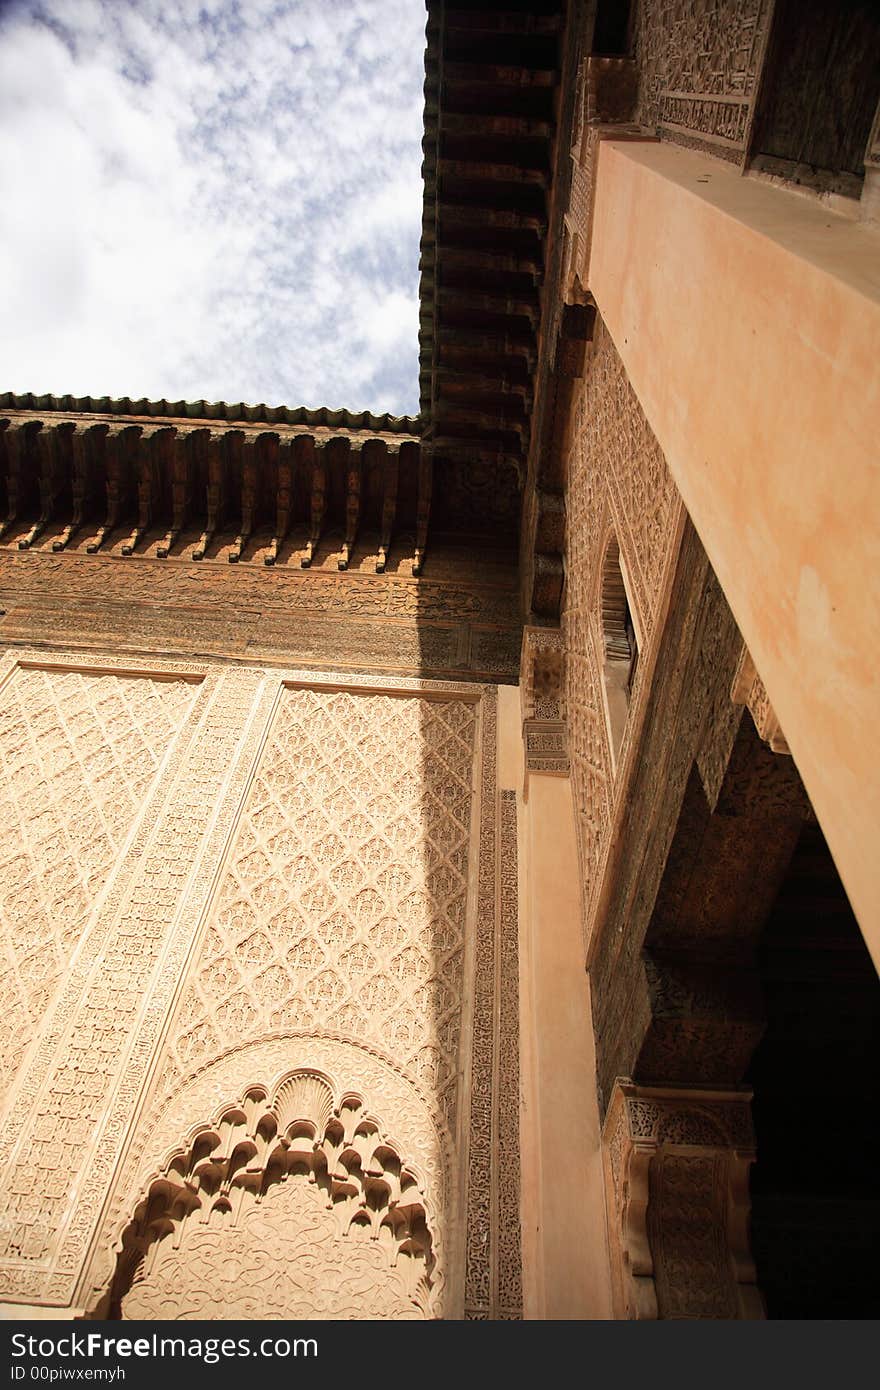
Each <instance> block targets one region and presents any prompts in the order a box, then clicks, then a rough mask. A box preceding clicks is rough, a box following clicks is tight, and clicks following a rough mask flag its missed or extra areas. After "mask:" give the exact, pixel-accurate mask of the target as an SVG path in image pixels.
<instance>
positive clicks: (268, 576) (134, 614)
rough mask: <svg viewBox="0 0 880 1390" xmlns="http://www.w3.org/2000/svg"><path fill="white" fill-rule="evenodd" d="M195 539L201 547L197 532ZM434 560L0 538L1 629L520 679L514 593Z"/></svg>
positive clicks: (117, 648)
mask: <svg viewBox="0 0 880 1390" xmlns="http://www.w3.org/2000/svg"><path fill="white" fill-rule="evenodd" d="M192 539H193V544H194V545H195V546H196V548H197V549H199V547H200V543H201V542H200V536H199V533H197V532H194V533H193V535H192ZM108 549H109V547H108ZM268 553H269V552H267V557H268ZM267 557H266V558H267ZM428 568H429V570H430V571H431V572H432V573H434V574H436V575H437V578H431V577H430V575H429V577H428V578H426V579H425V578H423V579H420V580H417V579H414V578H412V576H411V575H409V574H407V573H403V572H401V571H400V570H398V571H397V572H394V573H384V574H382V575H376V574H369V573H366V572H364V571H363V570H362V569H355V568H349V570H348V572H347V573H339V571H338V570H337V569H336V568H334V569H328V568H316V567H315V566H313V567H312V568H311V569H309V570H301V569H299V568H294V567H292V566H291V565H289V564H280V563H277V562H276V563H273V564H272V565H271V566H266V565H263V564H260V565H257V564H254V563H240V564H238V565H236V566H230V565H228V564H226V563H225V561H224V562H223V563H221V562H220V557H217V558H214V559H210V558H205V559H201V560H199V561H198V562H193V561H192V560H190V559H189V558H187V557H186V556H184V557H182V558H174V557H171V558H169V559H167V560H157V559H154V558H151V557H150V556H148V555H144V554H138V556H137V557H135V558H134V559H133V560H132V561H131V562H129V561H125V562H123V561H122V560H121V559H120V558H119V557H118V556H117V555H111V554H106V553H104V554H100V555H94V556H87V555H85V554H83V553H81V552H79V551H77V552H75V553H73V552H71V551H70V549H69V548H68V550H67V551H66V552H65V553H64V554H63V555H56V554H53V553H52V552H51V550H48V549H39V548H37V549H31V550H28V551H26V552H19V551H18V550H13V549H9V548H8V547H5V546H3V545H0V595H2V599H0V607H2V608H3V609H5V614H3V615H2V616H0V622H2V627H0V631H2V634H3V640H4V641H5V642H7V643H9V644H12V643H19V644H22V645H27V646H33V645H34V644H35V643H40V644H45V645H46V646H47V647H48V646H51V645H58V646H59V647H70V646H75V647H77V648H79V649H80V650H91V651H105V652H107V654H108V655H114V656H116V655H119V654H120V653H121V652H124V651H129V652H130V653H131V655H132V657H135V656H140V657H142V658H148V657H149V656H150V654H151V653H156V654H157V655H159V656H162V657H165V656H168V655H171V654H180V655H181V656H182V657H184V658H185V657H186V656H188V655H193V656H198V657H205V658H207V657H209V656H211V655H213V656H216V657H224V658H232V659H236V660H242V661H248V662H250V663H253V664H255V663H258V662H272V663H275V664H278V663H297V664H306V663H313V664H318V665H320V664H325V665H326V666H328V667H329V668H330V669H331V670H339V669H340V668H341V667H344V666H345V665H349V666H350V667H352V668H354V669H361V670H364V669H369V668H374V669H376V670H378V671H387V672H395V671H396V672H400V674H401V675H409V674H412V675H416V674H418V673H422V672H425V673H429V674H432V675H437V676H449V677H452V678H455V677H456V676H458V677H463V678H466V679H475V678H476V679H480V680H485V679H488V680H495V679H497V680H514V679H515V678H516V672H517V662H518V655H519V645H520V638H521V631H522V628H521V622H520V617H519V612H518V606H517V595H516V591H515V587H514V586H513V585H511V584H506V585H505V584H504V583H503V582H496V583H491V584H489V583H486V582H484V581H483V580H482V579H480V577H479V574H478V572H477V571H476V569H475V568H473V567H472V566H470V565H469V564H456V565H454V566H447V567H446V573H445V574H444V572H443V561H442V559H441V558H440V557H439V556H435V557H434V558H433V559H432V562H431V564H430V565H429V566H428Z"/></svg>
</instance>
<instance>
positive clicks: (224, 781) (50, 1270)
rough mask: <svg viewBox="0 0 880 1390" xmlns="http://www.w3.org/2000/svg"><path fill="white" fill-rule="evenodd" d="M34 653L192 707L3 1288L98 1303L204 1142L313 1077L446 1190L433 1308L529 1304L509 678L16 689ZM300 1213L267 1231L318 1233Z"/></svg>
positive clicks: (71, 1007) (22, 1192)
mask: <svg viewBox="0 0 880 1390" xmlns="http://www.w3.org/2000/svg"><path fill="white" fill-rule="evenodd" d="M17 659H19V660H20V659H25V660H26V661H28V662H31V663H32V664H33V665H34V666H40V667H42V668H44V669H42V670H41V671H39V672H35V673H34V675H35V676H37V675H38V676H39V679H40V681H41V682H42V684H43V685H44V686H46V685H48V686H50V687H51V688H52V689H53V691H58V692H61V691H63V690H66V689H67V688H68V687H70V688H78V687H80V686H82V685H83V683H85V684H86V685H88V683H89V682H93V683H94V686H95V689H96V690H97V689H100V690H101V691H103V690H104V688H105V687H106V686H107V683H108V682H109V683H110V684H111V685H112V684H113V683H114V682H116V683H117V685H119V684H121V685H122V686H124V688H125V689H126V690H128V689H129V686H131V687H132V688H135V687H136V688H137V689H138V691H139V692H140V698H141V699H142V700H146V701H147V703H150V701H149V700H148V699H147V695H146V692H148V691H159V692H167V691H168V690H171V689H173V688H174V687H175V685H179V686H180V687H181V689H182V690H183V692H184V694H185V700H184V701H183V702H182V703H181V705H180V708H179V709H178V710H177V712H176V716H175V719H174V721H173V727H171V728H170V729H169V730H167V731H166V737H167V738H168V739H170V750H169V752H168V754H167V758H166V764H165V766H164V767H163V769H162V770H161V775H159V776H158V777H157V776H156V774H155V765H156V759H157V758H158V753H157V752H156V751H155V750H154V751H153V752H152V753H151V755H150V757H146V756H145V755H144V753H143V752H140V753H138V754H137V755H136V756H137V760H138V765H139V775H140V776H141V777H142V778H147V781H146V782H144V781H141V783H140V784H139V795H140V796H141V797H142V805H141V808H139V809H140V816H139V819H138V818H137V815H135V824H134V829H133V833H132V834H131V835H129V839H128V842H127V844H126V845H124V846H123V848H122V853H121V855H120V854H119V848H118V843H117V842H116V841H114V848H113V852H112V855H111V858H112V859H115V864H114V869H113V872H112V873H110V875H109V880H108V886H107V888H106V890H105V892H104V893H103V895H101V896H100V897H99V899H98V900H97V902H96V903H95V905H94V910H93V911H91V912H90V913H88V914H87V918H88V920H87V921H85V922H84V924H83V925H82V928H81V931H80V945H79V949H78V950H77V951H76V952H75V954H74V957H73V964H72V966H71V968H70V969H69V970H67V972H66V974H64V975H63V978H62V979H61V980H60V984H59V988H58V991H57V995H56V999H55V1002H54V1005H53V1006H52V1007H50V1008H49V1010H48V1012H47V1014H46V1017H45V1020H44V1023H43V1027H42V1029H41V1030H40V1032H39V1035H38V1037H37V1039H36V1042H35V1045H34V1048H33V1049H32V1052H31V1054H29V1056H28V1058H27V1059H26V1062H25V1065H24V1067H23V1068H22V1069H21V1070H20V1071H19V1073H18V1076H17V1077H16V1080H15V1083H14V1085H13V1087H12V1090H11V1093H10V1099H9V1106H8V1115H7V1121H6V1125H5V1128H4V1134H3V1146H2V1149H0V1232H2V1236H3V1241H4V1244H3V1251H2V1255H0V1284H2V1296H3V1297H6V1298H12V1299H19V1300H21V1301H28V1302H42V1303H47V1304H54V1305H59V1306H64V1305H65V1304H69V1303H71V1302H79V1303H84V1304H85V1305H86V1306H91V1307H94V1306H95V1305H96V1300H97V1301H100V1297H101V1294H102V1292H103V1291H104V1290H106V1288H107V1287H109V1280H110V1279H111V1277H112V1275H113V1269H114V1266H115V1260H116V1256H115V1253H114V1251H115V1250H116V1249H118V1248H119V1241H120V1239H121V1235H122V1232H123V1231H124V1230H125V1229H126V1228H127V1227H128V1225H129V1224H130V1221H131V1219H132V1213H133V1211H134V1209H135V1205H136V1203H137V1200H138V1194H139V1193H141V1192H142V1191H143V1190H144V1184H145V1183H147V1182H148V1181H149V1180H150V1175H151V1174H154V1173H157V1172H161V1171H162V1164H163V1163H164V1162H167V1161H168V1157H169V1154H171V1153H173V1151H174V1150H175V1146H176V1145H178V1144H179V1142H180V1139H181V1136H182V1135H185V1134H186V1133H188V1132H191V1131H193V1129H194V1128H195V1129H198V1127H199V1126H200V1125H202V1126H203V1125H205V1124H206V1123H207V1122H208V1121H209V1120H210V1117H211V1115H212V1114H214V1112H215V1111H216V1110H217V1109H218V1106H220V1107H222V1106H223V1105H229V1104H230V1103H231V1102H235V1101H236V1100H237V1098H239V1097H240V1096H241V1095H242V1094H243V1093H244V1091H245V1090H246V1088H247V1087H248V1086H252V1085H254V1084H255V1083H263V1084H264V1086H265V1087H266V1088H270V1087H271V1086H272V1085H273V1084H275V1079H277V1077H278V1076H279V1075H281V1074H282V1073H285V1072H287V1071H289V1069H290V1067H291V1066H300V1067H309V1068H314V1067H318V1068H321V1069H322V1071H323V1072H324V1074H326V1075H328V1076H330V1077H332V1078H333V1084H334V1086H335V1087H336V1094H337V1095H338V1096H339V1097H344V1096H345V1095H347V1094H349V1093H357V1094H358V1095H360V1096H362V1097H363V1098H364V1104H365V1105H367V1106H368V1107H369V1108H370V1110H371V1112H372V1111H375V1112H376V1113H381V1115H382V1116H383V1118H384V1123H385V1124H386V1125H387V1126H388V1129H389V1133H390V1134H392V1135H393V1142H394V1144H395V1146H397V1147H398V1148H399V1152H400V1153H401V1154H405V1155H406V1158H407V1161H408V1162H411V1163H412V1164H414V1165H415V1170H416V1171H418V1172H419V1173H420V1174H421V1175H422V1179H423V1183H424V1187H425V1190H426V1192H427V1193H429V1197H430V1203H431V1210H432V1212H433V1218H432V1219H433V1222H434V1228H433V1229H432V1236H433V1238H434V1241H435V1255H436V1265H437V1270H436V1277H435V1279H434V1291H435V1295H436V1297H435V1302H434V1305H433V1306H432V1308H431V1315H434V1316H436V1315H438V1314H439V1313H442V1312H443V1311H446V1310H449V1309H453V1310H454V1309H458V1311H459V1313H460V1312H461V1311H466V1314H467V1315H468V1316H474V1317H500V1316H508V1317H510V1316H513V1317H515V1316H518V1315H519V1313H520V1306H521V1302H520V1301H521V1288H520V1271H519V1210H518V1154H517V1147H518V1133H517V1128H518V1085H519V1079H518V1066H517V1061H516V1058H517V1051H518V1037H517V1016H518V1006H517V1002H516V987H517V957H516V933H517V900H516V808H515V799H514V797H513V793H512V792H509V793H508V792H499V790H498V787H497V780H496V742H495V695H494V691H493V689H492V688H491V687H480V686H455V685H451V684H443V683H440V682H434V683H432V682H424V681H413V680H406V679H400V680H396V679H391V678H382V677H363V676H361V677H359V676H357V675H349V676H346V677H345V678H344V679H343V678H336V679H335V680H334V679H333V678H331V677H327V678H325V677H313V676H312V674H311V673H308V672H306V673H303V672H293V673H291V672H280V671H267V670H250V669H247V668H233V667H223V666H216V665H212V664H211V663H210V662H208V663H205V664H201V665H200V664H199V663H193V664H192V665H185V664H183V663H173V662H163V661H161V660H159V659H157V660H155V661H152V662H150V663H149V669H145V670H143V671H140V672H133V671H131V670H130V669H129V670H126V668H125V666H124V665H122V663H120V662H117V663H114V662H113V661H112V659H110V658H107V659H103V658H100V659H99V658H97V657H95V658H88V657H83V656H81V655H80V656H76V655H75V654H64V655H60V654H58V655H54V656H49V655H47V654H45V653H34V652H31V653H27V652H25V653H19V654H18V657H16V655H15V654H12V653H10V654H9V656H8V657H7V659H6V663H5V664H6V668H7V669H8V670H9V671H10V672H12V674H11V683H10V684H9V685H8V687H7V688H8V689H9V690H14V689H15V685H16V682H17V681H21V680H23V679H24V678H25V676H26V675H27V676H28V677H30V672H23V671H22V670H21V669H16V661H17ZM70 667H75V668H79V669H78V670H74V671H72V672H71V671H70V669H69V668H70ZM114 667H115V670H114ZM108 668H109V669H108ZM0 674H2V672H0ZM71 677H72V679H71ZM169 678H170V679H169ZM342 684H344V685H345V686H346V687H348V688H346V689H340V688H339V686H340V685H342ZM383 687H384V688H383ZM57 698H60V695H59V696H58V697H57ZM187 702H188V703H187ZM7 707H8V706H4V708H7ZM142 722H143V721H142ZM154 722H155V721H154ZM133 737H134V735H132V738H133ZM157 737H158V735H157ZM125 747H126V748H128V747H129V743H128V742H126V744H125ZM133 747H134V744H133V743H132V748H133ZM261 749H262V752H261ZM132 756H135V754H134V753H133V754H132ZM150 772H152V776H153V782H152V786H150V785H149V778H148V776H147V774H148V773H150ZM122 804H123V805H125V804H128V803H127V802H125V801H123V802H122ZM134 804H135V803H134V802H133V801H132V805H133V806H134ZM41 867H42V870H44V871H49V872H51V865H50V864H49V863H48V862H47V863H46V864H44V865H42V866H41ZM218 873H219V878H218ZM187 962H189V963H188V964H187ZM163 1038H164V1042H162V1041H161V1039H163ZM150 1075H152V1078H153V1079H152V1082H151V1083H150V1084H149V1086H148V1088H147V1090H146V1092H145V1091H144V1084H145V1080H146V1079H147V1078H148V1077H149V1076H150ZM462 1078H463V1079H464V1084H462ZM341 1103H342V1101H341V1100H340V1104H341ZM136 1117H137V1118H136ZM502 1157H503V1162H502ZM276 1197H277V1194H276ZM290 1200H291V1201H292V1200H293V1199H292V1198H291V1199H290ZM307 1200H308V1199H307ZM285 1202H287V1198H285V1199H284V1201H283V1202H280V1203H279V1202H278V1201H276V1202H275V1203H274V1205H273V1204H272V1203H270V1204H269V1205H268V1206H266V1207H265V1211H264V1213H263V1214H262V1215H261V1216H260V1217H259V1220H260V1221H264V1220H266V1219H269V1218H268V1217H267V1216H266V1215H265V1213H266V1212H268V1213H271V1212H272V1211H273V1210H277V1212H278V1213H279V1215H278V1220H279V1222H280V1223H281V1225H282V1226H283V1225H285V1223H287V1224H290V1223H291V1222H292V1223H293V1224H294V1225H296V1223H297V1221H299V1220H300V1217H301V1216H302V1212H303V1211H305V1208H302V1210H300V1208H299V1207H298V1208H297V1211H300V1215H299V1216H297V1215H296V1213H294V1212H293V1211H292V1209H291V1210H288V1207H287V1206H285ZM303 1219H305V1218H304V1217H303ZM254 1220H257V1218H256V1217H255V1218H254ZM465 1225H466V1231H467V1234H466V1237H464V1236H463V1235H462V1234H461V1233H462V1230H463V1228H464V1226H465ZM212 1229H213V1228H212ZM249 1230H250V1225H249V1223H248V1221H246V1222H245V1223H244V1226H241V1227H237V1228H236V1231H237V1234H236V1235H235V1240H236V1241H237V1242H239V1243H242V1242H244V1244H243V1246H242V1250H244V1249H245V1247H246V1246H247V1242H248V1240H249V1239H250V1236H249V1235H248V1231H249ZM449 1231H455V1232H457V1233H458V1234H457V1235H456V1237H455V1239H453V1240H450V1239H449V1236H448V1232H449ZM325 1235H326V1232H325ZM343 1238H344V1239H348V1236H347V1235H345V1236H340V1234H339V1232H338V1231H337V1232H336V1234H334V1235H332V1240H333V1241H335V1240H337V1239H343ZM321 1242H323V1243H322V1247H321V1248H322V1249H324V1250H325V1253H326V1251H327V1250H329V1249H330V1248H331V1244H332V1241H331V1237H330V1236H327V1239H326V1241H325V1240H324V1237H323V1236H322V1237H321ZM327 1242H330V1243H329V1244H328V1243H327ZM456 1242H457V1243H456ZM236 1248H237V1247H236ZM248 1248H250V1247H248ZM242 1258H244V1255H243V1254H242ZM316 1259H318V1256H316ZM371 1259H372V1256H369V1257H368V1258H367V1260H366V1264H367V1265H369V1264H370V1260H371ZM163 1260H164V1255H163V1256H162V1259H160V1260H159V1265H158V1266H157V1265H155V1263H154V1269H155V1268H158V1267H160V1266H161V1267H162V1268H164V1265H163V1263H162V1261H163ZM318 1262H319V1263H320V1260H318ZM365 1267H366V1266H365ZM174 1270H175V1271H176V1272H172V1271H171V1270H170V1267H169V1278H170V1279H171V1280H172V1283H174V1281H177V1283H180V1280H181V1279H182V1280H183V1284H181V1286H180V1287H181V1290H183V1289H184V1286H186V1288H188V1287H189V1286H188V1285H187V1284H186V1279H187V1277H188V1276H185V1275H183V1274H181V1273H180V1271H179V1270H178V1269H177V1266H176V1265H175V1266H174ZM392 1282H393V1281H392ZM175 1287H176V1284H175ZM291 1287H292V1286H291ZM450 1289H451V1294H450V1293H449V1290H450ZM142 1292H143V1290H142ZM386 1293H387V1291H386ZM192 1296H193V1297H195V1294H193V1295H192ZM376 1296H377V1297H380V1295H379V1294H377V1295H376ZM388 1296H389V1297H390V1296H391V1295H388ZM157 1297H159V1295H157ZM181 1297H183V1293H181ZM385 1297H386V1294H382V1295H381V1298H385ZM189 1298H190V1294H189V1293H187V1294H186V1298H185V1299H184V1301H186V1299H189ZM444 1298H445V1299H446V1302H445V1303H444V1301H443V1300H444ZM450 1300H451V1301H450ZM160 1301H161V1299H160ZM410 1303H412V1300H410ZM378 1306H379V1305H378V1304H377V1307H378ZM382 1306H383V1307H384V1306H385V1305H384V1304H382ZM389 1306H390V1305H389ZM191 1315H195V1314H191Z"/></svg>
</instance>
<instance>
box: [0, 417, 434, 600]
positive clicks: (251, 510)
mask: <svg viewBox="0 0 880 1390" xmlns="http://www.w3.org/2000/svg"><path fill="white" fill-rule="evenodd" d="M430 484H431V479H430V458H429V457H427V456H425V455H423V453H422V450H421V447H420V441H419V432H418V421H417V420H414V419H412V418H409V417H406V416H400V417H397V416H389V415H385V416H379V417H376V416H372V415H369V414H368V413H366V412H364V413H357V414H355V413H352V412H349V411H330V410H312V411H310V410H304V409H301V410H289V409H286V408H284V407H279V408H277V409H273V408H269V407H266V406H239V407H235V406H228V405H226V404H225V403H222V402H221V403H220V404H216V405H209V404H207V403H206V402H204V401H199V402H191V403H189V404H185V403H183V402H177V403H173V404H170V405H169V403H167V402H164V401H162V402H149V401H131V400H128V399H125V400H121V401H110V400H108V399H106V398H104V399H103V400H97V401H96V400H93V399H92V398H86V399H74V398H71V397H62V398H58V397H54V396H44V397H40V398H35V397H33V396H12V395H10V394H8V393H7V394H6V395H3V396H0V537H3V536H7V535H8V534H9V533H11V532H13V531H14V534H15V536H16V538H17V543H18V548H19V549H21V550H27V549H28V548H29V547H30V546H31V545H33V544H34V543H35V542H36V541H38V540H39V538H40V536H41V535H42V533H43V532H44V531H45V529H46V527H47V526H48V525H49V523H50V521H54V522H55V523H57V522H59V521H64V522H65V525H64V527H63V530H61V531H60V533H59V534H58V535H57V536H56V538H55V539H54V540H53V542H52V549H53V550H54V551H62V550H64V549H65V548H66V546H67V544H68V543H69V541H70V540H71V539H72V537H73V536H75V535H77V534H78V533H81V532H82V531H83V529H84V528H91V531H92V532H93V535H92V537H91V539H90V540H89V543H88V545H87V547H86V548H87V550H88V552H89V553H92V554H94V553H96V552H98V551H100V550H101V549H102V547H105V546H107V545H109V543H110V541H111V538H112V539H114V540H115V541H116V542H118V541H119V539H120V535H121V534H122V533H127V534H126V535H125V539H124V543H123V545H122V549H121V553H122V554H123V555H132V554H134V553H135V552H136V551H137V549H138V547H139V546H143V544H144V543H145V540H146V538H147V536H148V535H149V536H150V537H151V539H152V540H154V541H155V539H156V534H157V531H158V532H159V533H161V532H162V531H164V536H163V535H161V534H160V535H159V539H158V543H157V545H156V548H155V555H156V556H157V557H158V558H160V559H161V558H165V557H167V556H168V554H169V552H171V551H172V550H173V549H174V548H175V547H176V546H177V544H178V541H179V539H180V538H181V537H182V535H183V534H184V532H185V531H186V532H190V533H191V532H192V531H193V529H194V528H195V529H197V530H200V531H201V535H200V538H199V539H198V541H197V542H196V543H195V545H194V546H193V548H192V558H193V559H195V560H200V559H203V558H204V557H205V555H206V553H207V552H208V551H209V550H210V549H211V548H212V547H216V546H217V545H218V544H219V542H220V540H221V538H223V537H225V538H227V540H228V538H229V537H233V538H234V539H233V540H232V544H231V546H229V545H227V546H225V547H224V553H226V555H227V558H228V559H229V560H230V561H232V562H237V561H239V560H241V559H242V558H245V556H246V551H247V548H248V542H249V540H250V539H251V537H252V536H253V535H254V534H255V532H256V531H257V530H258V529H260V528H262V529H263V530H265V529H266V528H268V530H269V531H270V532H271V540H270V542H269V545H268V548H266V547H265V546H264V547H261V553H262V556H263V560H264V563H265V564H267V565H272V564H274V563H275V562H276V559H277V558H278V552H279V548H280V546H281V545H282V544H283V542H284V540H285V537H286V536H287V535H288V533H289V531H290V530H291V529H292V528H293V527H295V526H299V527H300V529H301V530H303V529H304V530H305V537H306V538H305V543H304V545H303V547H302V548H301V552H300V564H301V566H302V567H303V568H308V567H309V566H310V564H311V562H312V558H313V556H314V553H315V550H316V549H317V547H318V545H319V544H320V542H321V538H322V536H323V535H324V534H325V533H326V532H328V531H329V530H331V529H332V530H336V531H338V532H339V533H340V538H341V546H340V549H339V558H338V567H339V569H341V570H345V569H347V568H348V564H349V561H350V559H351V554H352V551H353V548H354V546H355V544H356V543H357V542H358V539H359V535H360V533H361V531H362V529H369V530H370V533H371V535H372V536H373V537H374V539H375V568H376V572H377V573H382V572H383V571H384V569H385V565H386V562H387V558H388V552H389V550H390V548H391V546H392V544H393V543H394V541H395V539H396V538H397V537H398V536H400V534H401V533H402V532H406V533H407V537H408V543H409V544H410V546H411V548H412V559H413V572H414V573H416V574H417V573H419V571H420V569H421V564H422V560H423V556H424V552H425V548H426V545H427V534H428V523H429V519H430V504H431V485H430ZM56 529H57V528H56Z"/></svg>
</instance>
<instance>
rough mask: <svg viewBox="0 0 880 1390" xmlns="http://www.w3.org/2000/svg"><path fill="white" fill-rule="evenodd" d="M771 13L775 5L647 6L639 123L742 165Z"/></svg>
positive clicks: (725, 0)
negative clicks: (739, 162) (740, 162)
mask: <svg viewBox="0 0 880 1390" xmlns="http://www.w3.org/2000/svg"><path fill="white" fill-rule="evenodd" d="M772 10H773V0H640V3H639V6H638V19H637V22H636V25H635V37H636V62H637V65H638V70H639V101H638V108H637V119H638V120H639V121H641V123H642V124H643V125H644V126H646V127H648V128H649V129H654V130H657V131H658V132H662V134H663V136H664V137H665V138H667V139H672V140H675V141H677V142H678V143H681V144H686V145H696V146H701V147H703V148H706V149H708V150H709V151H710V152H711V153H712V154H716V155H721V156H722V157H723V158H726V159H733V160H736V161H740V160H742V159H743V158H744V156H745V152H746V144H747V140H748V134H749V128H750V124H751V119H752V113H753V109H754V102H755V95H756V92H757V88H758V80H759V77H760V73H761V66H762V63H763V60H764V53H765V49H766V44H767V34H768V30H769V26H770V19H771V15H772Z"/></svg>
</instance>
